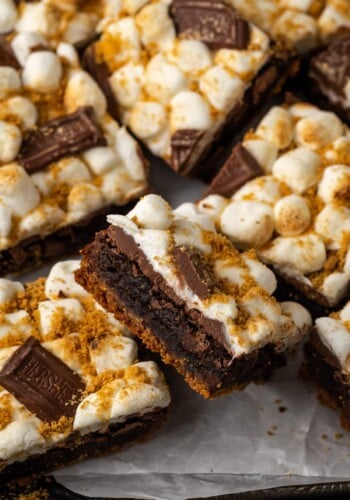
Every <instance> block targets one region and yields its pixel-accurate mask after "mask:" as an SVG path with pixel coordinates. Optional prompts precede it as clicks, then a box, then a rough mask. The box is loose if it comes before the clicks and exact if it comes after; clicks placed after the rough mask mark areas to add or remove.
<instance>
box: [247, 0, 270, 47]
mask: <svg viewBox="0 0 350 500" xmlns="http://www.w3.org/2000/svg"><path fill="white" fill-rule="evenodd" d="M259 1H260V4H261V2H262V0H259ZM268 3H269V4H270V6H267V10H268V9H269V8H271V1H270V0H268ZM247 18H248V16H247ZM253 22H254V21H253ZM256 24H258V23H256ZM249 28H250V40H249V45H248V50H249V51H252V50H253V49H259V51H260V50H263V51H264V52H266V51H268V50H269V47H270V38H269V36H268V35H267V34H266V33H264V32H263V31H262V30H261V29H260V28H258V27H257V26H255V25H254V24H251V25H250V26H249ZM266 31H268V30H266Z"/></svg>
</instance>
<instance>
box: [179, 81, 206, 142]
mask: <svg viewBox="0 0 350 500" xmlns="http://www.w3.org/2000/svg"><path fill="white" fill-rule="evenodd" d="M170 106H171V115H170V123H171V130H172V132H176V131H177V130H183V129H194V130H207V129H209V128H210V125H211V115H210V108H209V106H208V104H207V102H206V101H205V99H204V98H203V97H202V96H201V95H199V94H198V93H197V92H192V91H189V90H186V91H183V92H179V93H178V94H177V95H176V96H175V97H173V98H172V100H171V101H170Z"/></svg>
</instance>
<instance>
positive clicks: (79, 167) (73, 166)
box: [53, 157, 91, 186]
mask: <svg viewBox="0 0 350 500" xmlns="http://www.w3.org/2000/svg"><path fill="white" fill-rule="evenodd" d="M53 177H54V179H55V180H56V182H58V183H62V184H63V183H64V184H68V186H74V185H75V184H77V183H78V182H86V181H89V180H91V174H90V172H89V170H88V168H87V166H86V165H85V163H84V162H83V161H81V160H79V158H74V157H67V158H63V159H62V160H59V161H58V162H57V163H56V165H55V167H54V171H53Z"/></svg>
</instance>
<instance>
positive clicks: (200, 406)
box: [25, 167, 350, 500]
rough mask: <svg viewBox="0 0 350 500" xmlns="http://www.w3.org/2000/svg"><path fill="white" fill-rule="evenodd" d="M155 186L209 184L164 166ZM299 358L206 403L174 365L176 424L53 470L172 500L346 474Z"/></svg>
mask: <svg viewBox="0 0 350 500" xmlns="http://www.w3.org/2000/svg"><path fill="white" fill-rule="evenodd" d="M153 186H155V187H156V188H157V190H158V192H161V193H162V194H163V195H164V196H165V197H166V198H167V199H168V200H169V201H170V202H171V203H172V205H173V206H174V207H175V206H177V205H178V204H179V203H182V202H184V201H192V200H195V199H196V198H198V197H199V196H200V195H201V193H202V191H203V185H202V184H201V183H199V182H195V181H190V180H188V179H179V178H178V177H176V176H175V175H173V174H172V173H171V172H169V171H168V170H165V169H164V167H162V168H156V169H155V171H154V175H153ZM46 269H49V267H47V268H46ZM44 274H45V272H44V271H43V270H41V271H40V272H39V273H35V275H33V274H32V275H28V276H26V277H25V279H27V280H28V279H32V278H33V277H35V276H37V275H44ZM300 360H301V352H299V353H297V354H296V355H294V356H293V357H292V358H291V359H290V360H289V363H288V366H287V367H286V368H283V369H279V370H276V371H275V373H274V375H273V377H272V379H271V381H270V382H269V383H267V384H265V385H260V386H257V385H253V384H252V385H250V386H249V387H247V388H246V389H245V390H244V391H242V392H238V393H234V394H231V395H227V396H223V397H221V398H219V399H217V400H215V401H206V400H204V399H203V398H202V397H201V396H199V395H197V394H196V393H194V392H193V391H192V390H190V389H189V388H188V387H187V385H186V384H185V383H184V382H183V380H182V378H181V377H180V376H179V375H178V374H177V373H176V372H175V371H174V370H173V369H172V368H169V367H166V368H165V373H166V376H167V379H168V382H169V384H170V388H171V392H172V398H173V402H172V407H171V412H170V417H169V420H168V422H167V423H166V425H164V427H162V428H161V429H160V432H159V433H157V434H156V435H155V436H154V437H153V439H152V440H150V441H149V442H147V443H144V444H137V445H134V446H132V447H130V448H128V449H125V450H124V451H122V452H120V453H119V454H115V455H112V456H109V457H107V458H99V459H93V460H87V461H84V462H82V463H80V464H77V465H75V466H72V467H68V468H65V469H62V470H61V471H59V472H58V473H57V474H56V475H55V476H56V478H57V480H58V481H59V482H61V483H62V484H64V485H65V486H67V487H68V488H70V489H72V490H73V491H76V492H79V493H81V494H86V495H90V496H94V497H98V496H110V497H118V496H120V497H121V496H123V497H126V498H127V497H134V496H136V497H140V498H158V499H173V500H177V499H183V498H186V497H194V496H210V495H218V494H223V493H233V492H238V491H246V490H252V489H261V488H267V487H272V486H278V485H289V484H306V483H311V482H320V481H325V480H342V479H346V478H347V477H348V475H349V470H350V434H347V433H346V432H345V431H344V430H342V428H341V427H340V425H339V420H338V416H337V414H336V413H335V412H334V411H332V410H330V409H328V408H324V407H322V406H321V405H320V404H319V402H318V400H317V398H316V393H315V390H314V389H313V387H311V385H309V384H308V383H306V382H305V381H302V380H300V379H299V378H298V370H299V366H300Z"/></svg>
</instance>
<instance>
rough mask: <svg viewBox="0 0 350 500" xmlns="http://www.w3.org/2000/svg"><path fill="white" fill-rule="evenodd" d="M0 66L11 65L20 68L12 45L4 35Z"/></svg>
mask: <svg viewBox="0 0 350 500" xmlns="http://www.w3.org/2000/svg"><path fill="white" fill-rule="evenodd" d="M0 66H11V68H14V69H19V68H20V64H19V62H18V61H17V58H16V56H15V54H14V52H13V50H12V47H11V45H10V44H9V42H8V41H7V40H6V38H5V37H4V36H0Z"/></svg>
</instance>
